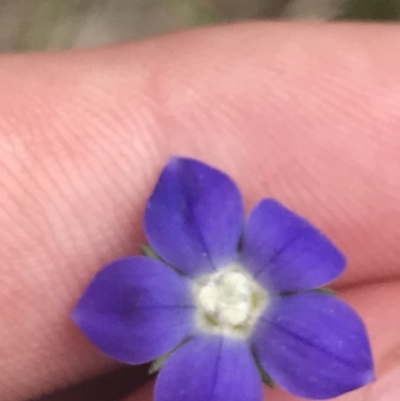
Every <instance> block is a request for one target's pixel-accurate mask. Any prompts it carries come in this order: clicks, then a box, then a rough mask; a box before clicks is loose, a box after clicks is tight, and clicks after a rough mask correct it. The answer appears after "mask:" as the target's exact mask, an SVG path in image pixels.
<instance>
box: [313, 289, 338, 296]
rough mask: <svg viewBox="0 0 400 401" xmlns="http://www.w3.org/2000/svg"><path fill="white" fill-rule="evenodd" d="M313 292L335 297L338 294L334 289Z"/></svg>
mask: <svg viewBox="0 0 400 401" xmlns="http://www.w3.org/2000/svg"><path fill="white" fill-rule="evenodd" d="M312 292H319V293H320V294H326V295H332V296H335V295H336V294H337V292H336V291H335V290H332V288H317V289H315V290H312Z"/></svg>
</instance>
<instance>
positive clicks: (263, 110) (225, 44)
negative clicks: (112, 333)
mask: <svg viewBox="0 0 400 401" xmlns="http://www.w3.org/2000/svg"><path fill="white" fill-rule="evenodd" d="M399 40H400V29H399V28H398V27H397V26H392V25H386V26H377V25H375V26H374V25H325V24H300V25H297V24H267V23H253V24H245V25H236V26H229V27H219V28H212V29H204V30H199V31H193V32H188V33H179V34H175V35H172V36H168V37H164V38H154V39H148V40H145V41H142V42H137V43H135V44H131V45H124V46H119V47H114V48H108V49H99V50H92V51H81V52H67V53H62V54H39V55H9V56H7V55H5V56H1V58H0V77H1V79H0V93H1V96H0V163H1V167H0V185H1V188H2V192H1V193H2V195H1V197H0V227H1V230H0V244H1V247H0V281H1V291H0V338H1V341H0V372H1V373H0V395H1V397H0V398H1V400H2V401H22V400H25V401H26V400H28V399H30V398H33V397H37V396H38V395H40V394H41V393H43V392H51V391H54V390H55V389H56V388H62V387H64V386H67V385H69V384H72V383H78V382H80V381H84V380H87V379H89V378H91V377H93V376H95V375H97V374H100V373H104V372H106V371H109V370H112V369H115V367H116V365H115V363H114V362H112V361H110V360H109V359H108V358H107V357H105V356H104V355H102V354H101V353H100V352H99V351H98V350H97V349H96V348H95V347H93V346H92V345H91V344H90V343H89V341H88V340H87V339H86V338H85V337H84V335H83V334H82V333H81V332H80V331H79V330H78V329H77V328H76V327H75V326H74V324H73V323H72V321H71V320H70V319H69V314H70V312H71V310H72V308H73V307H74V305H75V303H76V302H77V300H78V298H79V296H80V295H81V294H82V292H83V291H84V289H85V286H86V285H87V284H88V282H89V280H90V279H91V278H92V277H93V275H94V274H95V273H96V272H97V271H98V270H99V269H100V268H101V267H102V266H103V265H104V264H105V263H107V262H109V261H111V260H113V259H116V258H118V257H121V256H124V255H129V254H134V253H137V252H138V246H137V245H138V243H139V242H141V241H143V231H142V228H141V227H142V225H141V221H142V215H143V209H144V205H145V202H146V199H147V197H148V196H149V194H150V193H151V191H152V188H153V185H154V183H155V180H156V178H157V175H158V174H159V172H160V169H161V168H162V166H163V165H164V163H165V162H166V160H167V158H168V156H169V155H170V154H176V155H184V156H190V157H194V158H198V159H201V160H203V161H205V162H207V163H210V164H212V165H214V166H216V167H218V168H220V169H222V170H224V171H226V172H227V173H228V174H229V175H231V176H232V177H233V178H234V179H235V180H236V181H237V183H238V184H239V186H240V187H241V189H242V191H243V194H244V196H245V200H246V205H247V208H248V209H249V208H250V207H252V206H253V205H254V204H255V203H256V202H257V201H258V200H259V199H261V198H263V197H274V198H277V199H279V200H280V201H281V202H283V203H285V204H286V205H287V206H289V207H290V208H292V209H294V210H295V211H296V212H298V213H300V214H302V215H304V216H306V217H307V218H308V219H309V220H311V221H312V222H313V223H314V224H315V225H317V226H318V227H320V228H321V229H322V230H323V231H324V232H326V233H327V234H328V235H329V236H330V237H331V238H332V240H333V241H334V242H335V243H336V244H337V245H338V246H339V247H340V248H341V249H342V250H343V251H344V253H345V254H346V255H347V257H348V261H349V263H348V268H347V270H346V272H345V274H344V275H343V277H342V278H341V279H340V280H339V281H338V282H337V284H336V288H337V289H339V292H340V296H341V297H343V298H344V299H346V300H347V301H348V302H349V303H350V304H351V305H353V307H354V308H355V309H356V310H357V311H358V312H359V313H360V315H361V316H362V317H363V319H364V320H365V322H366V325H367V327H368V330H369V333H370V337H371V343H372V348H373V353H374V357H375V361H376V371H377V377H378V380H377V381H376V382H375V383H374V384H372V385H369V386H367V387H365V388H363V389H360V390H358V391H355V392H353V393H351V394H347V395H344V396H342V397H340V398H339V399H340V400H341V401H364V400H365V401H367V400H368V401H369V400H371V401H372V400H373V401H380V400H384V401H397V400H398V398H399V396H400V380H399V378H400V313H399V304H400V282H399V278H400V246H399V243H400V52H399V51H398V43H399ZM151 388H152V383H151V384H146V385H145V386H143V387H141V388H140V390H137V391H136V392H135V393H134V394H132V395H131V396H130V397H128V398H127V399H126V400H129V401H135V400H137V401H150V400H151V399H152V394H151ZM78 397H79V396H78V395H75V397H74V401H76V400H78ZM82 397H83V396H82ZM83 399H87V398H82V400H83ZM266 399H268V400H270V401H289V400H293V401H294V400H295V399H296V398H295V397H292V396H290V395H288V394H286V393H285V392H283V391H281V390H274V391H273V392H272V391H270V390H267V391H266ZM54 400H55V401H57V398H54ZM60 400H61V398H60ZM63 400H65V398H64V399H63ZM106 400H108V399H107V398H104V399H103V401H106ZM96 401H101V398H98V399H96Z"/></svg>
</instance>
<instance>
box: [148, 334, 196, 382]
mask: <svg viewBox="0 0 400 401" xmlns="http://www.w3.org/2000/svg"><path fill="white" fill-rule="evenodd" d="M190 338H191V337H189V338H186V339H184V340H183V341H181V342H180V343H179V344H178V345H177V346H176V347H175V348H172V349H171V351H168V352H167V353H166V354H164V355H161V356H160V357H159V358H157V359H155V360H154V361H153V362H152V363H151V365H150V367H149V370H148V374H149V375H152V374H154V373H157V372H159V371H160V370H161V368H162V367H163V366H164V364H165V362H167V359H168V358H169V357H170V356H171V355H172V354H173V353H174V352H175V351H176V350H177V349H178V348H180V347H181V346H182V345H183V344H185V343H186V342H187V341H189V340H190Z"/></svg>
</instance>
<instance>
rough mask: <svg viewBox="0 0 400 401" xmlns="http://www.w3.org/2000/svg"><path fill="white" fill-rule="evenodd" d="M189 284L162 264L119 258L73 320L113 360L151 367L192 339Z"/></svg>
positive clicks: (95, 283) (85, 297)
mask: <svg viewBox="0 0 400 401" xmlns="http://www.w3.org/2000/svg"><path fill="white" fill-rule="evenodd" d="M189 284H190V283H189V280H188V279H187V278H185V277H183V276H181V275H179V274H178V273H176V272H174V271H173V270H172V269H171V268H170V267H168V266H166V265H164V264H163V263H160V262H158V261H155V260H151V259H149V258H145V257H131V258H125V259H121V260H118V261H116V262H114V263H111V264H110V265H108V266H107V267H105V268H104V269H103V270H102V271H101V272H100V273H98V274H97V276H96V277H95V278H94V280H93V281H92V283H91V284H90V285H89V288H88V289H87V290H86V292H85V294H84V295H83V297H82V299H81V300H80V301H79V303H78V306H77V307H76V309H75V311H74V312H73V315H72V317H73V319H74V321H75V322H76V324H77V325H78V326H79V327H80V328H81V329H82V330H83V332H84V333H85V334H86V335H87V336H88V337H89V339H90V340H91V341H92V342H93V343H94V344H95V345H96V346H97V347H99V348H100V349H101V350H102V351H103V352H105V353H106V354H108V355H109V356H111V357H112V358H115V359H117V360H119V361H121V362H126V363H132V364H139V363H144V362H148V361H151V360H153V359H155V358H157V357H159V356H161V355H162V354H164V353H166V352H168V351H169V350H171V349H172V348H174V347H175V346H176V345H177V344H178V343H179V342H181V341H182V340H184V339H185V338H186V337H187V336H188V335H190V334H191V331H192V328H193V324H194V322H193V320H194V319H193V315H194V312H193V304H192V303H193V301H192V296H191V291H190V286H189Z"/></svg>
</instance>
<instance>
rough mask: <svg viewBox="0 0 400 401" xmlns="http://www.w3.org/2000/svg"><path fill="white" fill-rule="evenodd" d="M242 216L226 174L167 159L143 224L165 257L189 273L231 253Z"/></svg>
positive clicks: (220, 262) (212, 266)
mask: <svg viewBox="0 0 400 401" xmlns="http://www.w3.org/2000/svg"><path fill="white" fill-rule="evenodd" d="M243 215H244V212H243V202H242V198H241V195H240V192H239V190H238V188H237V187H236V185H235V183H234V182H233V181H232V180H231V179H230V178H229V177H228V176H227V175H225V174H223V173H221V172H220V171H218V170H216V169H214V168H212V167H209V166H207V165H206V164H203V163H200V162H198V161H195V160H192V159H184V158H171V160H170V161H169V163H168V164H167V166H166V167H165V169H164V170H163V172H162V173H161V176H160V179H159V181H158V183H157V185H156V188H155V190H154V192H153V194H152V196H151V198H150V200H149V202H148V204H147V208H146V215H145V229H146V234H147V238H148V240H149V242H150V244H151V245H152V246H153V248H154V249H155V250H156V251H157V253H158V254H159V255H160V256H161V257H162V258H163V259H164V260H165V261H167V262H168V263H169V264H171V265H172V266H174V267H175V268H177V269H179V270H180V271H182V272H184V273H186V274H188V275H191V276H193V275H196V274H198V273H200V272H210V271H213V270H215V269H216V268H217V267H220V266H223V265H225V264H228V263H230V262H231V261H232V260H233V259H234V258H235V256H236V250H237V246H238V242H239V237H240V234H241V230H242V224H243V219H244V217H243Z"/></svg>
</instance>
